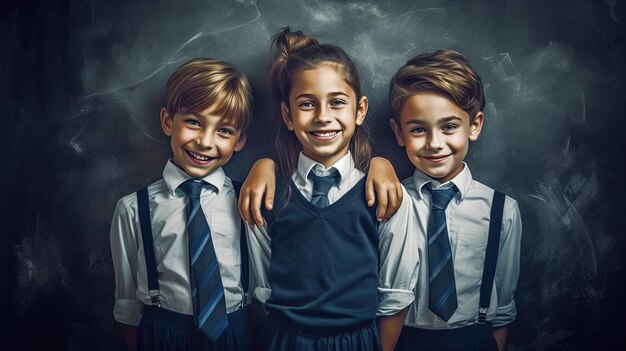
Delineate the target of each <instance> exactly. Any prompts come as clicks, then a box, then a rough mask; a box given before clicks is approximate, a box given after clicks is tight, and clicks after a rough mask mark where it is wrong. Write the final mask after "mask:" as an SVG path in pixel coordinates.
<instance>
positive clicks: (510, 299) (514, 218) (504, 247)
mask: <svg viewBox="0 0 626 351" xmlns="http://www.w3.org/2000/svg"><path fill="white" fill-rule="evenodd" d="M507 200H509V201H507V202H510V205H509V206H507V207H506V210H505V213H504V216H503V218H504V219H503V221H502V242H501V244H500V252H499V254H498V265H497V268H496V276H495V286H496V291H497V292H498V307H497V308H496V314H495V317H494V319H493V321H492V323H493V326H494V327H498V326H503V325H506V324H509V323H511V322H513V320H515V316H516V315H517V308H516V306H515V300H514V296H513V295H514V294H515V289H516V288H517V280H518V278H519V263H520V244H521V239H522V219H521V216H520V212H519V207H518V205H517V202H515V201H514V200H512V199H511V198H508V199H507Z"/></svg>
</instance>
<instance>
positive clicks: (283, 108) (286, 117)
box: [280, 101, 293, 131]
mask: <svg viewBox="0 0 626 351" xmlns="http://www.w3.org/2000/svg"><path fill="white" fill-rule="evenodd" d="M280 115H281V116H282V117H283V122H285V125H286V126H287V129H289V130H291V131H293V121H292V120H291V114H290V113H289V107H287V104H286V103H285V102H284V101H283V102H281V103H280Z"/></svg>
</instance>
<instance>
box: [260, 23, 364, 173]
mask: <svg viewBox="0 0 626 351" xmlns="http://www.w3.org/2000/svg"><path fill="white" fill-rule="evenodd" d="M272 48H273V49H274V50H272V54H273V55H275V58H274V61H273V63H272V67H271V69H270V74H269V77H268V81H269V84H270V88H271V91H272V96H273V100H274V103H275V107H276V111H278V110H279V109H280V103H282V102H285V103H286V104H287V105H288V104H289V94H290V92H291V84H292V79H293V77H294V75H295V74H296V73H298V72H300V71H303V70H311V69H315V68H318V67H320V66H323V65H329V66H331V67H333V68H334V69H335V70H337V72H339V73H341V74H342V75H343V77H344V80H345V81H346V83H348V85H350V87H352V89H353V90H354V93H355V95H356V98H357V101H358V100H360V99H361V97H362V96H363V90H362V88H361V80H360V78H359V73H358V71H357V70H356V66H355V65H354V63H353V62H352V60H351V59H350V57H349V56H348V54H346V52H345V51H343V50H342V49H341V48H339V47H337V46H335V45H330V44H320V43H319V42H318V41H317V40H316V39H314V38H312V37H310V36H308V35H306V34H304V33H302V32H301V31H297V32H292V31H291V30H290V29H289V27H285V28H282V29H280V30H279V31H278V32H277V33H276V34H275V35H274V37H273V38H272ZM275 144H276V148H277V151H278V158H279V164H280V168H281V171H282V172H283V175H284V176H285V179H289V178H290V177H291V173H292V172H293V171H294V170H295V169H296V165H297V162H298V154H299V152H300V151H301V150H302V145H301V144H300V142H299V141H298V138H296V135H295V134H294V133H293V132H291V131H290V130H289V129H287V126H286V125H285V124H284V123H281V126H280V127H279V129H278V134H277V135H276V141H275ZM350 152H351V153H352V157H354V162H355V165H356V167H357V168H359V169H360V170H363V171H364V170H366V169H367V167H368V166H369V161H370V159H371V157H372V148H371V146H370V144H369V138H368V134H367V127H366V125H365V124H363V125H362V126H361V127H359V126H357V127H356V130H355V132H354V135H353V136H352V139H351V140H350Z"/></svg>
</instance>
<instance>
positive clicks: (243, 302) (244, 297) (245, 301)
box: [239, 291, 248, 309]
mask: <svg viewBox="0 0 626 351" xmlns="http://www.w3.org/2000/svg"><path fill="white" fill-rule="evenodd" d="M247 305H248V293H246V292H245V291H242V292H241V303H240V304H239V308H241V309H244V308H246V306H247Z"/></svg>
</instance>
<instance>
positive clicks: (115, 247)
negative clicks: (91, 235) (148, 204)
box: [110, 199, 142, 326]
mask: <svg viewBox="0 0 626 351" xmlns="http://www.w3.org/2000/svg"><path fill="white" fill-rule="evenodd" d="M134 223H135V222H134V212H133V211H132V210H131V209H130V207H129V206H128V204H127V203H126V202H125V201H124V199H121V200H119V201H118V202H117V206H116V207H115V212H114V213H113V220H112V221H111V233H110V234H111V237H110V239H111V254H112V258H113V269H114V271H115V304H114V305H113V318H114V319H115V320H116V321H118V322H120V323H123V324H127V325H133V326H137V325H139V321H140V320H141V309H142V303H141V301H139V300H138V299H137V256H138V252H139V244H138V241H137V238H138V233H137V232H136V229H135V225H134Z"/></svg>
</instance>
